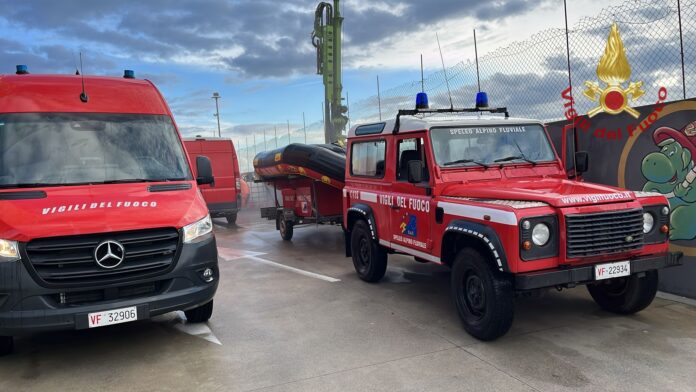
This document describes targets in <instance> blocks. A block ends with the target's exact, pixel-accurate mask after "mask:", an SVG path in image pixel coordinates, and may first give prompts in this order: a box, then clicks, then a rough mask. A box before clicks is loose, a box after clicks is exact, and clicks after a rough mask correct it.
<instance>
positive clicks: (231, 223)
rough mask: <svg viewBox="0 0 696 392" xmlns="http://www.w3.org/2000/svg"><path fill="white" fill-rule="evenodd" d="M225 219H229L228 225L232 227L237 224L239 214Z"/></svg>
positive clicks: (230, 215)
mask: <svg viewBox="0 0 696 392" xmlns="http://www.w3.org/2000/svg"><path fill="white" fill-rule="evenodd" d="M225 218H227V224H230V225H236V224H237V213H234V214H229V215H227V216H226V217H225Z"/></svg>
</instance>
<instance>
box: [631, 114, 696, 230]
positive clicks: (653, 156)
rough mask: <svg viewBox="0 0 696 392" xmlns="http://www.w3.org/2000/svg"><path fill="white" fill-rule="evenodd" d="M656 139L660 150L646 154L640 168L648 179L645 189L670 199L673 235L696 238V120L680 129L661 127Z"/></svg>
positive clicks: (655, 135) (654, 134)
mask: <svg viewBox="0 0 696 392" xmlns="http://www.w3.org/2000/svg"><path fill="white" fill-rule="evenodd" d="M653 140H654V141H655V145H657V147H659V148H660V151H658V152H652V153H650V154H648V155H646V156H645V157H644V158H643V162H642V163H641V171H642V173H643V177H645V179H646V180H647V182H646V183H645V185H644V186H643V190H644V191H648V192H659V193H662V194H664V195H665V196H667V198H668V199H669V204H670V207H671V209H672V213H671V215H670V226H671V227H670V239H671V240H692V239H694V238H696V184H694V180H696V167H695V165H694V161H693V158H694V157H695V156H696V122H692V123H690V124H688V125H687V126H686V127H684V128H683V129H682V130H681V131H677V130H676V129H673V128H669V127H661V128H658V129H657V130H656V131H655V132H654V133H653Z"/></svg>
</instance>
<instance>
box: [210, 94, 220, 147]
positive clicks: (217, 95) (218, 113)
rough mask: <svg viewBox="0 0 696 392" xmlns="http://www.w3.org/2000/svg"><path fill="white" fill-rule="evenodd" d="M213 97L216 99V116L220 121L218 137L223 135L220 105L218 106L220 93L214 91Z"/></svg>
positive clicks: (218, 121)
mask: <svg viewBox="0 0 696 392" xmlns="http://www.w3.org/2000/svg"><path fill="white" fill-rule="evenodd" d="M212 98H213V99H214V100H215V117H217V123H218V137H222V131H220V106H218V100H219V99H220V98H221V97H220V94H219V93H213V96H212Z"/></svg>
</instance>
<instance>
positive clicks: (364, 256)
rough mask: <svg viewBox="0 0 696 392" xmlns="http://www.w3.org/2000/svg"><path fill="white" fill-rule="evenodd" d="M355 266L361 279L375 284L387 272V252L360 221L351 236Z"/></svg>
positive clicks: (363, 222)
mask: <svg viewBox="0 0 696 392" xmlns="http://www.w3.org/2000/svg"><path fill="white" fill-rule="evenodd" d="M350 246H351V253H352V254H353V266H354V267H355V272H357V273H358V276H359V277H360V279H362V280H364V281H365V282H370V283H374V282H377V281H379V280H381V279H382V278H383V277H384V274H385V273H386V272H387V252H386V251H385V250H384V248H382V247H381V246H379V244H377V242H376V241H375V240H373V239H372V234H371V232H370V228H369V227H368V226H367V223H366V222H365V221H363V220H359V221H357V222H356V223H355V225H354V226H353V231H352V233H351V235H350Z"/></svg>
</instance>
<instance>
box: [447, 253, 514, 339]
mask: <svg viewBox="0 0 696 392" xmlns="http://www.w3.org/2000/svg"><path fill="white" fill-rule="evenodd" d="M451 289H452V297H453V299H454V302H455V305H456V306H457V312H458V313H459V317H460V318H461V320H462V323H463V324H464V329H465V330H466V331H467V332H468V333H469V334H470V335H472V336H473V337H475V338H477V339H480V340H484V341H490V340H495V339H497V338H499V337H501V336H503V335H505V334H506V333H507V332H508V331H509V330H510V327H511V326H512V320H513V317H514V314H515V308H514V293H513V289H512V280H511V279H510V277H509V276H507V275H504V274H503V273H501V272H500V271H497V270H495V269H494V268H493V266H492V264H491V263H490V261H489V260H487V259H486V258H485V257H484V256H482V255H481V254H480V253H479V252H478V251H477V250H475V249H470V248H467V249H463V250H461V251H460V252H459V254H457V257H456V258H455V260H454V266H453V268H452V284H451Z"/></svg>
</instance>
